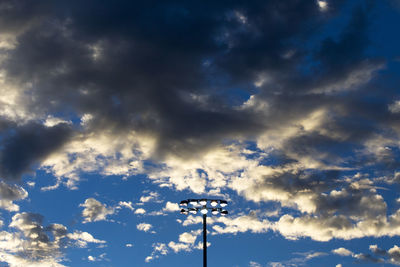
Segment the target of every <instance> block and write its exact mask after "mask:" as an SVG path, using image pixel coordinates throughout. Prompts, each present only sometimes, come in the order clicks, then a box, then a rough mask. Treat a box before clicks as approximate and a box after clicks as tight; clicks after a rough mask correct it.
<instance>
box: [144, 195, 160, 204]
mask: <svg viewBox="0 0 400 267" xmlns="http://www.w3.org/2000/svg"><path fill="white" fill-rule="evenodd" d="M159 198H160V194H159V193H157V192H148V194H147V195H144V196H141V197H140V202H142V203H146V202H157V203H158V202H160V199H159Z"/></svg>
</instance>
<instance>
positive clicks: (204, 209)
mask: <svg viewBox="0 0 400 267" xmlns="http://www.w3.org/2000/svg"><path fill="white" fill-rule="evenodd" d="M200 212H201V213H202V214H207V212H208V209H207V208H206V207H203V208H201V210H200Z"/></svg>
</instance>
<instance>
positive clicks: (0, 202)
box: [0, 182, 28, 211]
mask: <svg viewBox="0 0 400 267" xmlns="http://www.w3.org/2000/svg"><path fill="white" fill-rule="evenodd" d="M26 197H28V192H26V191H25V189H23V188H22V187H19V186H17V185H9V184H6V183H4V182H0V208H3V209H5V210H8V211H19V206H18V205H16V204H14V203H13V201H15V200H22V199H25V198H26Z"/></svg>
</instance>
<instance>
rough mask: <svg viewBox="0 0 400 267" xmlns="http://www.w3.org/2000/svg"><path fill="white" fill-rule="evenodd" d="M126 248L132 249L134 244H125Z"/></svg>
mask: <svg viewBox="0 0 400 267" xmlns="http://www.w3.org/2000/svg"><path fill="white" fill-rule="evenodd" d="M125 247H127V248H131V247H133V244H130V243H128V244H125Z"/></svg>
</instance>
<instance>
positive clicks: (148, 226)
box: [136, 223, 153, 232]
mask: <svg viewBox="0 0 400 267" xmlns="http://www.w3.org/2000/svg"><path fill="white" fill-rule="evenodd" d="M136 228H137V229H138V230H139V231H143V232H148V231H150V230H151V229H152V228H153V226H152V225H151V224H149V223H139V224H138V225H136Z"/></svg>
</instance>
